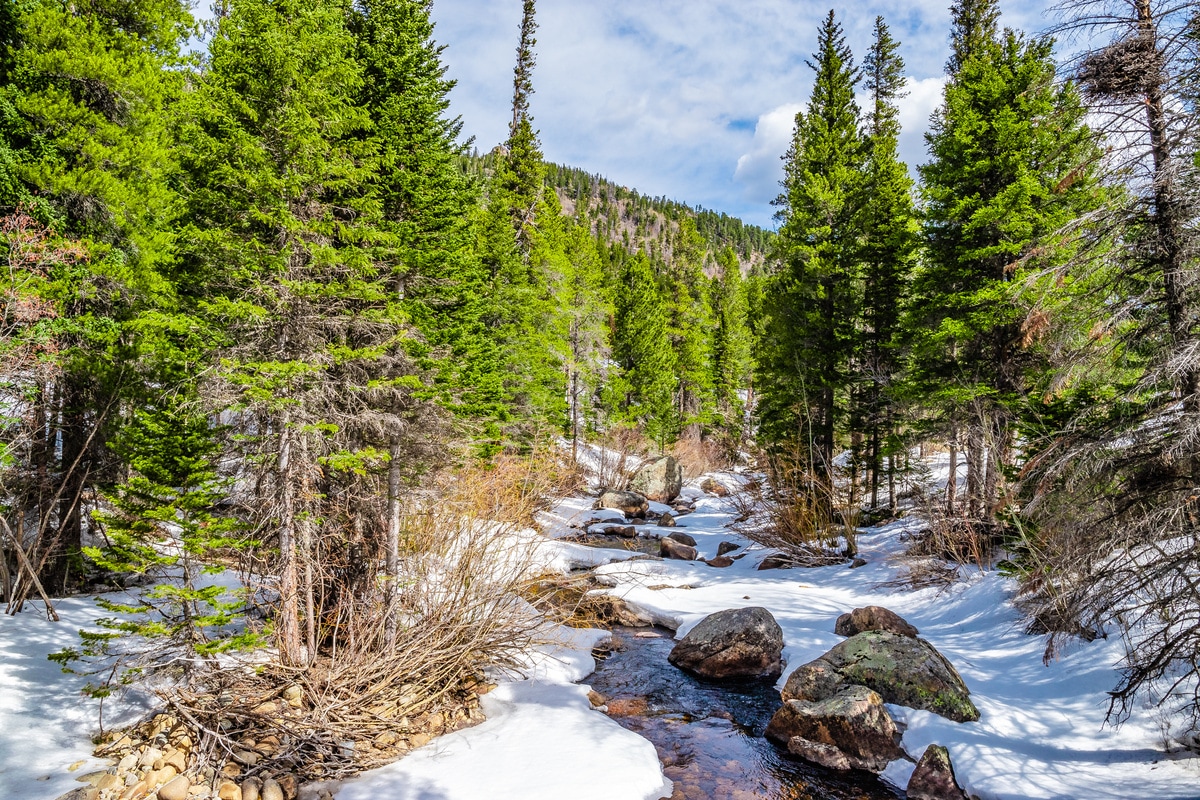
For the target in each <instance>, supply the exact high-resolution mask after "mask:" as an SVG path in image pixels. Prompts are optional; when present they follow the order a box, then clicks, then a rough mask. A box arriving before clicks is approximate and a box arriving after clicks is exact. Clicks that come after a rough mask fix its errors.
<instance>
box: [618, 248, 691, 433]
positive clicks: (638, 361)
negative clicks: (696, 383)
mask: <svg viewBox="0 0 1200 800" xmlns="http://www.w3.org/2000/svg"><path fill="white" fill-rule="evenodd" d="M666 311H667V308H666V303H665V302H664V300H663V298H662V296H661V295H660V294H659V289H658V285H657V282H656V281H655V279H654V273H653V271H652V270H651V269H650V260H649V259H648V258H647V257H646V256H645V255H643V254H638V255H636V256H634V257H632V258H630V259H629V260H628V261H626V263H625V267H624V269H623V270H622V273H621V287H620V290H619V291H618V293H617V301H616V318H615V326H614V327H615V331H614V334H613V357H614V359H615V360H616V362H617V365H618V366H619V367H620V368H621V375H620V376H619V377H618V378H616V379H614V381H613V384H614V386H613V388H614V391H615V392H617V393H618V394H619V400H618V402H619V404H620V413H621V414H622V415H623V416H624V417H625V418H626V419H628V420H630V421H631V422H634V423H636V424H638V425H640V426H641V427H642V429H643V430H644V431H645V433H646V435H647V436H649V437H650V438H651V439H653V440H654V441H656V442H657V443H658V445H659V447H660V449H661V448H663V447H665V446H666V444H667V440H668V438H669V436H670V434H671V430H672V427H673V421H674V416H675V415H674V413H673V412H674V408H673V402H672V399H673V397H674V392H675V383H676V378H675V352H674V350H673V349H672V347H671V341H670V338H669V335H668V330H667V315H666Z"/></svg>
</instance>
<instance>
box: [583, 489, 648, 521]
mask: <svg viewBox="0 0 1200 800" xmlns="http://www.w3.org/2000/svg"><path fill="white" fill-rule="evenodd" d="M596 508H615V509H617V510H618V511H620V512H621V513H623V514H624V515H625V516H627V517H644V516H645V515H646V512H648V511H649V510H650V503H649V502H648V501H647V500H646V498H645V497H643V496H642V495H640V494H638V493H637V492H605V493H604V494H602V495H600V499H599V500H597V501H596Z"/></svg>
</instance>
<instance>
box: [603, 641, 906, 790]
mask: <svg viewBox="0 0 1200 800" xmlns="http://www.w3.org/2000/svg"><path fill="white" fill-rule="evenodd" d="M674 644H675V643H674V640H673V634H672V633H671V631H669V630H665V629H661V628H623V627H617V628H614V629H613V639H612V646H611V649H608V650H603V651H597V652H596V656H597V664H598V666H597V669H596V671H595V672H594V673H593V674H592V675H591V676H589V677H588V678H586V679H585V682H586V683H587V684H589V685H590V686H591V687H592V689H593V690H594V691H596V692H598V693H599V694H601V695H603V696H604V698H605V699H606V701H607V705H608V713H609V716H611V717H612V718H613V719H614V720H616V721H617V722H618V723H620V724H621V725H622V726H623V727H625V728H627V729H629V730H631V731H634V732H635V733H637V734H639V735H641V736H643V737H645V738H646V739H649V740H650V741H651V742H652V743H653V744H654V746H655V748H656V749H657V750H658V756H659V759H660V760H661V761H662V764H663V772H664V773H665V774H666V776H667V777H668V778H670V779H671V781H672V782H673V783H674V785H675V791H674V794H672V795H671V800H764V799H765V800H895V799H896V798H899V797H903V796H904V794H903V792H901V791H899V790H897V789H895V788H893V787H891V786H890V785H888V784H886V783H884V782H883V781H881V780H880V779H878V778H876V777H875V776H873V775H870V774H868V773H839V772H835V771H832V770H827V769H824V768H822V767H818V766H815V765H812V764H809V763H808V762H805V761H802V760H800V759H798V758H795V757H793V756H791V755H790V754H788V753H787V752H785V751H783V750H781V749H780V748H779V747H777V746H775V745H774V744H773V743H771V742H770V741H768V740H767V739H765V738H764V737H763V731H764V730H766V727H767V723H768V722H769V721H770V719H771V715H772V714H773V713H774V712H775V710H776V709H777V708H779V705H780V699H779V691H778V690H777V689H776V688H775V687H774V685H773V684H772V683H771V682H769V681H753V682H738V683H731V682H724V683H714V682H709V681H704V680H700V679H698V678H695V677H693V676H691V675H688V674H687V673H685V672H683V671H682V670H680V669H677V668H676V667H674V666H672V665H671V664H670V663H668V662H667V655H668V654H669V653H670V652H671V648H672V647H673V646H674Z"/></svg>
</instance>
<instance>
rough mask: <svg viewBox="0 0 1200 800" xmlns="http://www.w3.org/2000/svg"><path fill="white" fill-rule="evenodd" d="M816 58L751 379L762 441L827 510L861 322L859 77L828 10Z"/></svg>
mask: <svg viewBox="0 0 1200 800" xmlns="http://www.w3.org/2000/svg"><path fill="white" fill-rule="evenodd" d="M813 59H814V60H813V61H812V62H809V66H810V67H811V68H812V70H813V72H814V73H815V74H816V79H815V83H814V86H813V91H812V96H811V98H810V99H809V102H808V106H807V108H806V110H805V111H803V112H801V113H799V114H797V115H796V129H795V134H794V136H793V140H792V145H791V148H790V149H789V150H788V153H787V155H786V157H785V164H786V166H785V178H784V193H783V194H782V195H781V196H780V197H779V199H778V200H777V201H776V203H777V205H779V206H780V211H779V212H778V215H777V216H778V218H779V220H780V222H781V225H780V229H779V233H778V236H777V238H776V242H775V252H774V258H775V261H776V264H777V266H776V268H775V271H774V273H773V274H772V275H771V276H770V278H769V279H768V285H767V286H766V287H765V288H764V292H763V295H764V298H765V301H764V311H765V314H766V317H767V318H766V320H765V321H764V333H763V337H762V339H761V340H760V343H759V356H758V358H757V362H758V369H757V373H756V379H755V380H756V384H757V387H758V391H759V405H758V415H759V421H760V422H759V430H760V432H761V434H762V435H763V437H764V439H766V441H767V442H769V443H774V444H775V445H776V446H777V447H783V448H784V449H787V450H792V451H795V452H799V453H800V454H801V459H802V461H803V462H804V463H803V464H801V465H800V466H801V467H802V468H803V469H805V470H806V471H807V473H808V474H810V475H812V476H813V478H814V480H815V481H816V482H817V484H818V486H817V487H816V491H817V493H818V494H819V495H821V496H822V497H823V499H822V500H821V502H822V503H824V504H825V505H826V506H828V504H829V503H830V502H831V500H830V491H831V489H830V487H832V482H833V459H834V450H835V437H836V432H837V427H838V422H839V420H840V419H842V418H843V417H844V415H845V411H846V401H847V398H846V391H847V389H848V387H849V383H850V375H849V368H850V360H851V356H852V354H853V350H854V346H855V342H856V321H857V319H858V315H859V309H858V299H859V297H860V294H861V292H860V290H859V288H858V284H859V281H860V278H861V276H860V269H859V261H858V259H859V255H858V246H859V244H858V240H859V231H858V229H857V227H856V222H857V218H858V215H859V209H858V200H859V197H860V189H859V187H860V183H861V182H860V180H859V176H860V174H861V164H862V158H863V152H862V151H863V146H862V138H861V136H860V133H859V130H858V122H859V109H858V105H857V104H856V103H855V100H854V89H855V87H856V86H857V85H858V82H859V73H858V70H856V69H855V67H854V63H853V58H852V56H851V54H850V51H849V49H848V48H847V47H846V44H845V37H844V36H843V34H842V28H841V25H840V24H839V23H838V22H836V20H835V19H834V15H833V12H832V11H831V12H830V13H829V15H828V16H827V17H826V19H825V22H824V23H823V24H822V26H821V28H820V30H819V32H818V38H817V53H816V54H815V55H814V56H813ZM828 510H829V509H828V508H826V511H827V512H828Z"/></svg>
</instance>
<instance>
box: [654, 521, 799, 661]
mask: <svg viewBox="0 0 1200 800" xmlns="http://www.w3.org/2000/svg"><path fill="white" fill-rule="evenodd" d="M663 541H664V542H665V541H668V540H665V539H664V540H663ZM667 660H668V661H670V662H671V663H672V664H674V665H675V666H677V667H679V668H680V669H683V670H687V671H688V672H691V673H693V674H696V675H699V676H700V677H702V678H710V679H714V680H724V679H728V678H772V679H774V678H777V677H779V674H780V673H781V672H782V671H783V630H782V629H781V628H780V627H779V623H778V622H776V621H775V618H774V617H773V616H771V612H770V611H767V610H766V609H765V608H761V607H758V606H754V607H751V608H731V609H727V610H725V611H718V612H717V613H715V614H710V615H708V616H707V617H705V618H704V619H702V620H700V623H699V624H698V625H696V627H694V628H692V629H691V630H690V631H688V634H687V636H684V637H683V639H681V640H680V641H679V643H678V644H676V645H675V648H674V649H673V650H671V654H670V655H669V656H667Z"/></svg>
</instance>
